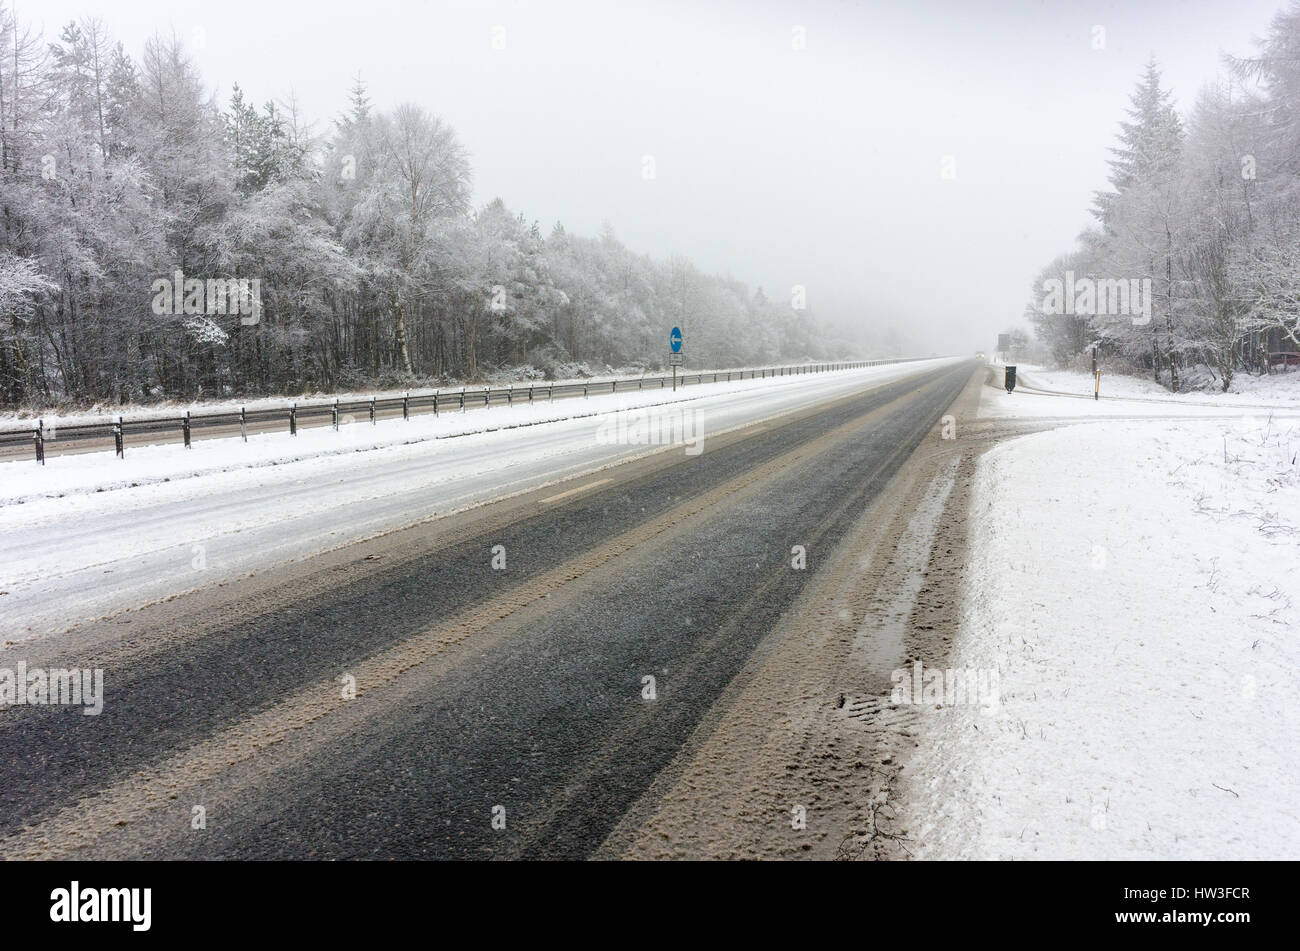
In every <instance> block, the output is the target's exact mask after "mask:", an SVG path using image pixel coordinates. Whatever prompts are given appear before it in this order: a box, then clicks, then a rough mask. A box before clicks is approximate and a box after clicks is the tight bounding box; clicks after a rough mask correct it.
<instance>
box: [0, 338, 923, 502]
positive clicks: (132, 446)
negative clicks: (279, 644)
mask: <svg viewBox="0 0 1300 951" xmlns="http://www.w3.org/2000/svg"><path fill="white" fill-rule="evenodd" d="M945 362H949V361H945V360H934V361H923V362H920V363H903V364H889V365H885V366H879V367H871V368H864V369H857V370H837V371H831V372H827V373H821V374H813V375H806V376H793V377H777V378H775V379H774V378H771V377H768V378H767V379H761V378H760V379H757V380H753V379H750V380H736V381H733V382H731V383H726V382H719V383H708V384H705V385H702V386H696V385H692V386H690V387H684V388H682V389H679V390H678V391H677V392H676V393H674V392H672V391H671V390H659V389H655V390H645V391H642V392H638V391H631V392H628V393H618V394H611V393H604V394H593V395H592V396H590V397H588V398H586V399H583V398H581V397H570V398H566V399H561V400H557V401H555V402H553V403H552V402H545V401H538V402H535V403H532V404H529V403H519V404H518V405H515V406H499V405H494V406H492V407H489V408H478V409H470V410H468V411H466V412H463V413H462V412H460V411H457V410H449V411H444V412H443V413H441V414H440V415H437V416H434V415H432V414H429V413H425V414H420V415H414V416H412V417H411V418H410V419H409V420H403V419H387V420H378V421H376V422H375V423H374V424H373V425H372V424H371V423H370V422H369V421H368V420H367V419H365V418H360V419H356V420H351V419H349V418H347V417H345V419H344V422H343V424H342V425H340V427H339V430H338V432H335V431H334V429H333V428H332V427H330V426H312V427H303V428H301V429H299V431H298V435H297V436H290V435H289V433H288V432H287V431H282V432H272V433H258V434H251V435H250V436H249V437H248V441H247V442H244V441H243V440H242V439H240V438H239V437H238V436H233V437H229V438H213V439H196V440H195V441H194V443H193V447H192V448H190V449H186V448H185V447H184V446H182V445H181V444H179V443H165V444H161V445H148V444H140V443H133V442H132V440H131V439H129V438H128V440H127V446H126V452H125V454H124V457H123V458H122V459H117V458H115V457H114V454H113V452H112V451H111V450H103V451H97V452H85V453H69V454H61V455H55V454H51V455H49V456H48V457H47V460H46V465H45V466H43V467H42V466H38V465H37V464H36V463H35V461H33V460H32V459H31V458H24V459H15V460H12V461H8V462H0V507H2V506H4V505H9V504H13V503H15V502H22V501H26V500H31V499H35V498H42V497H58V496H64V495H73V494H79V493H86V492H100V491H105V490H108V489H113V488H122V487H134V486H143V485H150V484H154V483H161V482H172V481H175V480H177V479H185V478H192V477H195V476H200V475H211V474H217V473H222V472H231V471H234V470H239V469H247V468H261V467H265V466H275V465H284V464H286V463H291V462H299V461H303V460H310V459H318V458H321V457H325V456H340V455H350V454H352V453H354V452H357V451H361V450H370V449H378V448H384V447H399V446H405V445H409V444H415V443H422V442H428V441H430V440H439V439H447V438H450V437H454V436H463V435H467V434H471V433H489V432H498V431H504V430H509V429H514V428H518V427H522V426H532V425H536V424H539V423H551V422H559V421H563V420H569V419H576V418H580V417H585V416H591V415H593V414H597V413H609V412H613V411H616V410H626V409H635V408H639V407H649V406H660V405H666V404H670V403H687V404H696V403H699V401H701V400H704V399H706V398H709V399H713V398H717V397H725V396H733V397H735V398H737V399H740V398H742V397H746V396H748V395H754V394H758V393H762V392H776V391H781V390H785V391H793V390H792V388H793V389H797V390H806V391H808V392H810V393H811V392H815V391H816V390H818V389H819V387H820V384H819V383H818V382H817V380H819V379H821V380H825V381H828V382H831V383H832V385H833V383H834V381H842V380H872V381H877V380H878V381H881V382H883V381H885V380H888V379H894V378H898V377H902V376H905V375H907V374H910V373H914V372H918V370H922V369H926V368H929V367H931V366H937V365H939V364H942V363H945ZM137 438H141V439H143V438H145V437H137Z"/></svg>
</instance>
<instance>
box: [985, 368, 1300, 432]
mask: <svg viewBox="0 0 1300 951" xmlns="http://www.w3.org/2000/svg"><path fill="white" fill-rule="evenodd" d="M992 372H993V374H994V378H995V380H997V381H998V382H1001V380H1002V367H1001V366H994V367H993V371H992ZM1282 376H1283V375H1282V374H1279V375H1277V376H1274V377H1270V378H1268V379H1271V380H1273V381H1274V382H1275V385H1273V386H1272V387H1271V388H1270V387H1266V386H1260V387H1257V388H1255V389H1252V390H1250V391H1249V392H1246V393H1217V394H1215V393H1204V392H1196V393H1179V394H1172V393H1169V392H1168V391H1166V390H1165V389H1163V388H1162V387H1158V386H1156V385H1155V383H1154V382H1150V381H1143V380H1136V379H1134V378H1133V377H1107V376H1105V375H1103V376H1102V380H1101V393H1102V396H1101V399H1100V400H1095V399H1093V395H1092V393H1093V390H1092V380H1091V378H1090V377H1089V376H1088V375H1087V374H1086V373H1073V372H1070V371H1064V370H1054V371H1043V370H1040V369H1037V368H1033V367H1029V368H1026V367H1018V368H1017V370H1016V389H1015V391H1014V392H1012V393H1007V392H1006V391H1005V390H1004V389H1000V388H999V389H996V390H995V389H993V388H991V387H985V388H984V390H983V393H982V394H981V397H980V408H979V415H980V417H981V418H984V419H1007V418H1016V419H1023V418H1042V419H1052V418H1066V417H1082V418H1106V417H1117V416H1148V417H1150V416H1161V417H1168V416H1181V417H1187V418H1194V417H1213V416H1239V415H1240V414H1241V413H1242V412H1263V413H1267V412H1269V411H1270V410H1272V411H1274V412H1275V413H1276V414H1277V415H1278V416H1298V415H1300V373H1290V374H1286V376H1289V377H1290V379H1288V380H1282ZM1279 380H1281V382H1278V381H1279ZM1148 383H1149V385H1148Z"/></svg>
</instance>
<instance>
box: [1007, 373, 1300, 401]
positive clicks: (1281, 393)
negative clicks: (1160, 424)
mask: <svg viewBox="0 0 1300 951" xmlns="http://www.w3.org/2000/svg"><path fill="white" fill-rule="evenodd" d="M1017 374H1018V376H1019V377H1020V379H1021V380H1023V381H1024V382H1026V383H1028V384H1030V385H1033V386H1041V387H1043V388H1044V389H1048V390H1057V391H1060V392H1063V393H1078V394H1083V395H1085V396H1091V395H1092V391H1093V380H1092V375H1091V374H1089V373H1080V372H1078V371H1076V370H1050V369H1045V368H1043V367H1034V366H1024V367H1019V368H1018V369H1017ZM1101 395H1102V396H1103V397H1109V396H1116V397H1122V398H1125V399H1155V400H1161V401H1164V400H1171V401H1176V402H1180V403H1186V404H1188V405H1191V404H1206V403H1210V404H1214V405H1216V406H1243V405H1247V404H1249V405H1274V406H1292V407H1300V370H1296V369H1294V368H1292V369H1288V370H1285V371H1283V370H1277V371H1275V372H1274V373H1271V374H1267V375H1264V376H1252V375H1250V374H1248V373H1238V374H1237V375H1236V376H1235V377H1234V378H1233V381H1232V386H1231V388H1230V389H1229V391H1228V392H1227V393H1224V392H1223V391H1222V390H1220V389H1218V388H1217V387H1213V388H1208V389H1196V390H1190V391H1187V392H1179V393H1171V392H1169V390H1167V389H1165V387H1163V386H1161V385H1160V384H1158V383H1156V381H1155V380H1153V379H1151V378H1150V377H1149V376H1142V377H1138V376H1128V375H1125V374H1122V373H1109V372H1107V371H1105V370H1103V371H1102V374H1101Z"/></svg>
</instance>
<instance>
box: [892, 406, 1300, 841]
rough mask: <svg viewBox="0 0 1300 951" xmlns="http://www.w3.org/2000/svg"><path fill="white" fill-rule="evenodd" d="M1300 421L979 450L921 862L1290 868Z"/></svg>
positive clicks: (917, 778)
mask: <svg viewBox="0 0 1300 951" xmlns="http://www.w3.org/2000/svg"><path fill="white" fill-rule="evenodd" d="M1298 457H1300V421H1297V420H1295V419H1287V420H1281V421H1279V420H1278V419H1276V418H1274V419H1268V418H1267V413H1265V414H1263V415H1261V416H1258V417H1255V418H1247V419H1235V420H1223V421H1217V420H1216V421H1212V422H1204V421H1195V422H1193V421H1178V420H1171V421H1164V422H1108V423H1097V424H1091V425H1087V426H1074V427H1069V428H1064V429H1059V430H1054V431H1051V432H1044V433H1038V434H1034V435H1031V436H1026V437H1022V438H1019V439H1016V440H1013V441H1011V442H1008V443H1005V444H1003V445H1001V446H999V447H997V448H995V449H993V450H992V451H990V452H989V453H988V454H987V455H985V456H984V457H983V458H982V459H981V461H980V463H979V468H978V473H977V477H976V482H975V485H974V496H973V503H972V504H973V526H974V527H973V529H972V539H971V551H970V559H969V572H968V576H967V577H968V582H967V585H968V590H967V595H966V609H965V615H964V621H963V624H962V628H961V630H960V632H959V636H958V638H957V640H956V642H955V646H954V655H955V656H954V660H953V661H952V663H953V666H954V667H957V668H966V669H976V670H979V669H995V670H997V671H998V682H999V684H1000V687H1001V697H1000V704H999V705H998V709H997V711H996V712H994V713H986V712H983V710H982V708H980V707H977V706H950V707H943V708H941V709H935V708H934V707H927V708H924V709H925V712H924V715H923V717H922V722H921V727H920V734H919V736H918V740H919V741H920V748H919V749H918V751H917V760H916V763H915V771H914V773H913V775H912V776H911V778H910V782H911V784H912V792H913V795H914V796H915V798H914V799H913V803H914V807H913V808H914V813H913V814H912V815H910V816H909V817H908V819H909V823H908V824H907V826H906V827H907V828H908V829H909V830H911V837H912V838H913V839H914V840H915V841H914V843H913V844H911V845H910V846H909V848H911V849H912V851H913V852H914V854H916V855H917V856H918V857H920V858H1058V859H1121V858H1122V859H1139V858H1161V859H1192V858H1196V859H1244V858H1289V859H1295V858H1300V703H1297V693H1300V629H1298V628H1297V624H1298V622H1300V572H1298V571H1297V568H1300V458H1298Z"/></svg>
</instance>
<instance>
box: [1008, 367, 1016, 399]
mask: <svg viewBox="0 0 1300 951" xmlns="http://www.w3.org/2000/svg"><path fill="white" fill-rule="evenodd" d="M1006 374H1007V375H1006V383H1007V392H1008V393H1010V392H1011V391H1012V390H1014V389H1015V388H1016V368H1015V367H1010V366H1009V367H1007V368H1006Z"/></svg>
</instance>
